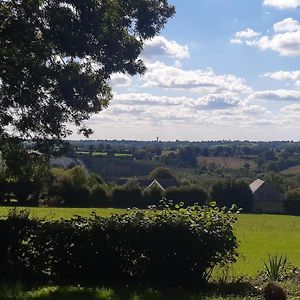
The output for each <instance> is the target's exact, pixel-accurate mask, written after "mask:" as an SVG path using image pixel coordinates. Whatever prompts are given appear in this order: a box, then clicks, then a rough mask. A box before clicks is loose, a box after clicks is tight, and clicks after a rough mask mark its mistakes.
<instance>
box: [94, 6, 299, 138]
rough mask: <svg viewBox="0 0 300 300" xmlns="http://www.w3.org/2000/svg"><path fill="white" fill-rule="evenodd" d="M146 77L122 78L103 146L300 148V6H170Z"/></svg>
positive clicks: (100, 129)
mask: <svg viewBox="0 0 300 300" xmlns="http://www.w3.org/2000/svg"><path fill="white" fill-rule="evenodd" d="M170 3H172V4H174V5H175V6H176V15H175V16H174V17H173V18H172V19H171V20H170V21H169V23H168V24H167V25H166V27H165V29H164V30H163V31H162V32H161V34H160V36H158V37H156V38H154V39H153V40H151V41H147V42H146V45H145V50H144V52H143V54H142V58H143V59H144V61H145V63H146V65H147V67H148V71H147V72H146V74H145V75H144V76H143V77H140V76H135V77H134V78H130V77H129V76H127V75H124V74H114V75H113V76H112V81H111V84H112V86H113V92H114V99H113V100H112V102H111V104H110V106H109V108H108V109H107V110H106V111H103V112H101V113H100V114H99V115H97V116H94V117H93V118H92V119H91V120H90V121H89V125H90V126H91V127H92V128H93V129H94V131H95V133H94V135H93V136H92V137H91V138H93V139H139V140H154V139H156V137H159V139H161V140H176V139H179V140H215V139H232V140H234V139H242V140H245V139H247V140H275V139H276V140H300V131H299V125H300V0H189V1H184V0H170Z"/></svg>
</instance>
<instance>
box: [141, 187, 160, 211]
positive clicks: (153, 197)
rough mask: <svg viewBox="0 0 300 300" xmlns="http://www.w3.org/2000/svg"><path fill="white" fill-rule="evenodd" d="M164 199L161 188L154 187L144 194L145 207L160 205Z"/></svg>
mask: <svg viewBox="0 0 300 300" xmlns="http://www.w3.org/2000/svg"><path fill="white" fill-rule="evenodd" d="M162 198H163V192H162V190H161V189H160V188H158V187H156V186H154V187H151V188H150V189H148V190H146V191H144V192H143V206H144V207H148V206H149V205H159V204H160V201H161V200H162Z"/></svg>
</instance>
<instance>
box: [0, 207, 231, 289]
mask: <svg viewBox="0 0 300 300" xmlns="http://www.w3.org/2000/svg"><path fill="white" fill-rule="evenodd" d="M235 221H236V214H235V213H234V212H233V210H226V209H220V208H217V207H215V206H214V205H213V204H212V205H210V206H207V207H199V206H194V207H190V208H188V209H183V208H180V207H178V206H177V209H168V208H166V209H163V210H159V211H147V212H141V211H138V212H132V213H129V214H126V215H114V216H111V217H109V218H103V217H98V216H96V215H95V214H93V215H91V216H90V217H89V218H81V217H77V218H74V219H71V220H60V221H46V220H38V219H29V218H28V216H26V215H25V214H10V216H9V217H8V218H7V219H5V220H0V234H1V235H0V268H1V269H0V277H1V279H4V280H21V281H27V280H32V281H35V282H37V281H39V282H43V281H49V280H51V281H52V282H56V283H65V284H74V283H78V284H87V283H92V284H105V283H121V282H128V283H129V282H131V281H133V282H135V283H137V282H140V283H154V284H160V285H173V284H174V285H175V284H176V285H178V284H179V285H186V284H199V283H201V282H203V281H204V280H206V279H208V277H209V275H210V274H211V271H212V269H213V268H214V267H215V266H216V265H224V264H226V263H230V262H234V261H235V259H236V257H237V252H236V249H237V241H236V238H235V236H234V234H233V225H234V223H235Z"/></svg>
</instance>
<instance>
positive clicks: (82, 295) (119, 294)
mask: <svg viewBox="0 0 300 300" xmlns="http://www.w3.org/2000/svg"><path fill="white" fill-rule="evenodd" d="M257 295H258V292H257V290H256V289H255V288H254V287H253V286H252V285H251V284H250V283H245V282H241V283H231V284H222V285H220V284H211V285H209V286H208V287H207V288H206V290H205V291H203V289H202V290H201V291H200V290H199V289H179V288H178V289H174V288H172V289H171V288H169V289H167V288H141V287H139V288H137V287H123V288H83V287H52V286H48V287H41V288H33V289H31V288H28V287H27V288H25V287H24V286H22V285H6V286H4V285H1V286H0V300H4V299H5V300H10V299H14V300H200V299H250V298H251V299H252V297H254V298H255V297H256V296H257Z"/></svg>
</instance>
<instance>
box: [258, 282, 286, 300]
mask: <svg viewBox="0 0 300 300" xmlns="http://www.w3.org/2000/svg"><path fill="white" fill-rule="evenodd" d="M263 296H264V299H265V300H286V299H287V295H286V292H285V290H284V289H283V288H282V287H280V286H279V285H277V284H275V283H273V282H271V283H268V284H267V286H266V287H265V288H264V290H263Z"/></svg>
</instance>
